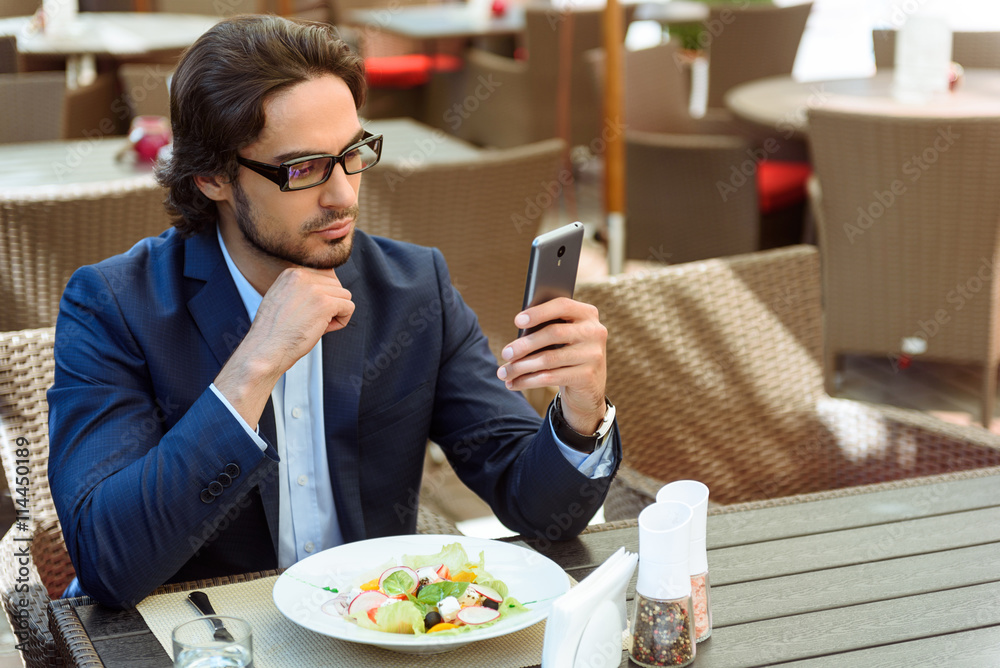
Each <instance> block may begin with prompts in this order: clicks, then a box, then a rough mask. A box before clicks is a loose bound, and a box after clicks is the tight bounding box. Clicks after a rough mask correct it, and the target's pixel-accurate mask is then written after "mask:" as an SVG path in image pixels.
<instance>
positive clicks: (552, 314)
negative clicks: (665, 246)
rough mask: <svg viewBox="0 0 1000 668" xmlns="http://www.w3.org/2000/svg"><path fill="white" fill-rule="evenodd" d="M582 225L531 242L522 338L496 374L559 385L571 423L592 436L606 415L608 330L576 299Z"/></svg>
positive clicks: (512, 381)
mask: <svg viewBox="0 0 1000 668" xmlns="http://www.w3.org/2000/svg"><path fill="white" fill-rule="evenodd" d="M582 242H583V225H581V224H580V223H572V224H570V225H566V226H564V227H561V228H559V229H557V230H553V231H552V232H548V233H546V234H543V235H541V236H539V237H538V238H536V239H535V240H534V242H533V243H532V245H531V257H530V258H529V262H528V277H527V281H526V282H525V288H524V302H523V307H522V310H521V312H520V313H518V314H517V316H516V317H515V318H514V325H515V326H516V327H517V328H518V330H519V332H520V333H519V336H518V338H517V339H516V340H515V341H513V342H511V343H510V344H508V345H507V346H506V347H505V348H504V349H503V352H502V356H503V359H504V360H505V362H506V363H505V364H504V365H503V366H501V367H500V368H499V369H498V370H497V376H498V377H499V378H500V379H501V380H503V381H504V382H505V383H506V385H507V388H508V389H511V390H526V389H529V388H534V387H550V386H553V385H557V386H559V388H560V393H561V399H560V404H561V408H562V412H563V417H564V418H565V420H566V422H567V424H568V425H569V426H570V427H571V428H573V429H574V430H576V431H577V432H579V433H581V434H590V433H593V432H594V431H595V429H596V428H597V425H599V424H600V423H601V420H602V419H603V418H604V415H605V411H606V405H605V402H604V386H605V380H606V377H607V370H606V363H605V344H606V341H607V336H608V332H607V329H605V327H604V325H602V324H601V322H600V320H599V319H598V313H597V309H596V308H595V307H593V306H590V305H588V304H583V303H581V302H577V301H574V300H573V299H572V297H573V289H574V287H575V284H576V272H577V268H578V266H579V262H580V250H581V246H582Z"/></svg>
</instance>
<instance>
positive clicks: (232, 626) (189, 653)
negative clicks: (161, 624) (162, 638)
mask: <svg viewBox="0 0 1000 668" xmlns="http://www.w3.org/2000/svg"><path fill="white" fill-rule="evenodd" d="M220 623H221V626H222V627H224V629H225V630H224V631H220V630H219V628H220ZM226 634H229V636H230V637H231V638H232V640H228V639H226V637H225V636H226ZM170 638H171V640H172V641H173V646H174V668H253V637H252V634H251V632H250V624H249V623H248V622H247V621H245V620H243V619H239V618H238V617H227V616H225V615H209V616H205V617H198V618H197V619H193V620H191V621H189V622H184V623H183V624H181V625H179V626H177V627H176V628H174V630H173V632H171V634H170Z"/></svg>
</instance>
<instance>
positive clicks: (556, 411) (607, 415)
mask: <svg viewBox="0 0 1000 668" xmlns="http://www.w3.org/2000/svg"><path fill="white" fill-rule="evenodd" d="M604 403H605V405H606V406H607V409H606V410H605V411H604V419H603V420H601V424H599V425H597V431H595V432H594V433H593V434H590V435H587V434H581V433H580V432H578V431H577V430H576V429H573V427H571V426H569V423H568V422H566V418H565V417H563V412H562V402H561V395H560V394H556V398H555V400H554V401H553V402H552V426H553V427H554V428H555V430H556V436H558V437H559V440H561V441H562V442H563V443H565V444H566V445H568V446H570V447H571V448H573V449H574V450H579V451H580V452H586V453H591V452H593V451H594V449H595V448H596V447H597V444H598V443H600V442H601V441H603V440H604V437H605V436H607V435H608V432H609V431H611V427H612V425H614V423H615V406H614V404H612V403H611V401H609V400H608V398H607V397H604Z"/></svg>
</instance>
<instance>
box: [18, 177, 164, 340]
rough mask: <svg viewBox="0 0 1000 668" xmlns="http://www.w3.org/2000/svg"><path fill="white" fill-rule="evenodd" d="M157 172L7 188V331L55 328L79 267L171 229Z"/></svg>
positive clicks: (120, 251) (123, 250)
mask: <svg viewBox="0 0 1000 668" xmlns="http://www.w3.org/2000/svg"><path fill="white" fill-rule="evenodd" d="M163 199H164V192H163V189H162V188H160V186H158V185H157V184H156V182H155V181H154V180H153V178H152V177H151V176H150V177H148V178H136V179H123V180H118V181H108V182H95V183H79V184H74V185H69V186H62V187H58V188H57V187H48V186H46V187H38V188H22V189H16V190H15V189H12V190H7V191H4V192H0V299H2V300H3V303H4V308H3V309H0V331H7V330H16V329H29V328H36V327H47V326H51V325H54V324H55V322H56V316H57V315H58V313H59V299H60V297H61V296H62V292H63V289H64V288H65V287H66V283H67V282H68V281H69V278H70V276H72V274H73V272H74V271H75V270H76V269H77V268H79V267H81V266H83V265H86V264H92V263H94V262H98V261H100V260H103V259H105V258H107V257H110V256H112V255H116V254H118V253H123V252H125V251H127V250H128V249H129V248H131V247H132V246H133V245H134V244H135V243H136V242H137V241H139V240H140V239H142V238H144V237H148V236H155V235H158V234H160V233H161V232H163V231H164V230H166V229H167V228H169V227H170V219H169V217H168V216H167V213H166V210H165V209H164V207H163Z"/></svg>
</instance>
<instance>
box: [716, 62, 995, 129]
mask: <svg viewBox="0 0 1000 668" xmlns="http://www.w3.org/2000/svg"><path fill="white" fill-rule="evenodd" d="M892 79H893V72H892V70H888V71H883V72H878V73H876V74H875V76H872V77H863V78H858V79H837V80H834V81H796V80H794V79H792V77H790V76H776V77H767V78H765V79H758V80H757V81H750V82H748V83H745V84H741V85H739V86H735V87H734V88H732V89H731V90H730V91H729V92H728V93H726V96H725V103H726V107H728V108H729V110H730V111H732V112H733V113H734V114H735V115H737V116H739V117H740V118H742V119H744V120H747V121H750V122H752V123H755V124H757V125H761V126H763V127H767V128H770V129H773V130H777V131H778V132H782V133H790V134H795V135H800V136H801V135H803V134H805V133H806V132H807V131H808V122H809V110H810V109H815V108H817V107H826V108H833V109H843V110H846V111H854V112H857V113H864V114H879V115H884V116H898V117H919V116H923V117H932V118H957V117H970V116H1000V70H985V69H967V70H965V78H964V80H963V81H962V82H961V83H960V84H959V86H958V88H957V89H956V90H955V91H954V92H952V93H943V94H941V95H938V96H935V97H934V98H932V99H931V100H929V101H928V102H926V103H924V104H904V103H902V102H898V101H897V100H895V99H894V98H893V97H892Z"/></svg>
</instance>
